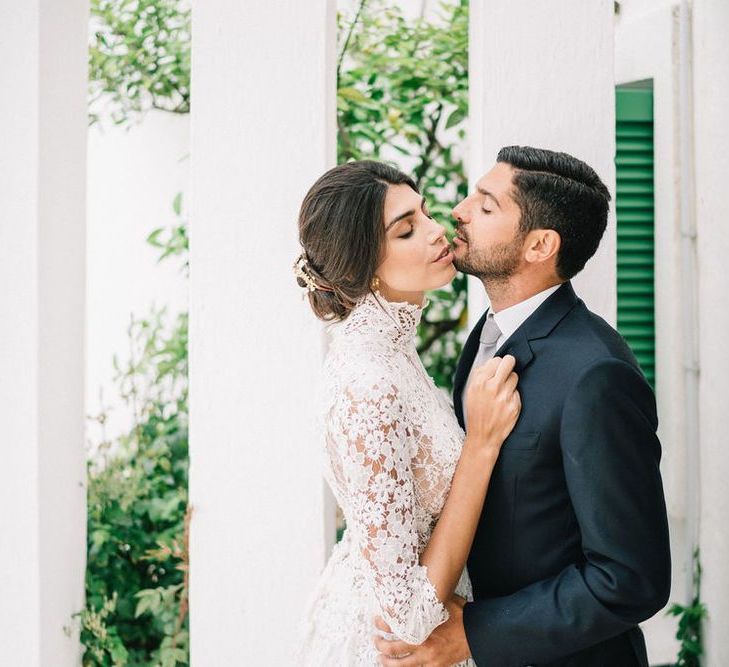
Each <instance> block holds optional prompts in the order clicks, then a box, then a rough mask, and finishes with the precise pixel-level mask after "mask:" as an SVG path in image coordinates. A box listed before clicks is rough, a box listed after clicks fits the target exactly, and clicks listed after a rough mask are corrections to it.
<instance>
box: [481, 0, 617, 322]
mask: <svg viewBox="0 0 729 667" xmlns="http://www.w3.org/2000/svg"><path fill="white" fill-rule="evenodd" d="M469 67H470V126H469V132H468V141H469V146H470V147H469V160H468V165H469V166H468V172H469V181H470V183H471V185H473V184H474V183H475V182H476V181H477V180H478V178H479V177H480V176H481V175H482V174H484V173H485V172H486V171H488V170H489V169H490V168H491V166H493V164H494V163H495V162H496V155H497V153H498V151H499V149H500V148H501V147H502V146H507V145H511V144H521V145H525V144H526V145H530V146H536V147H539V148H549V149H552V150H559V151H565V152H567V153H570V154H572V155H574V156H575V157H578V158H580V159H581V160H584V161H585V162H587V163H588V164H589V165H590V166H592V167H593V168H594V169H595V170H596V171H597V173H598V174H599V175H600V177H601V178H602V180H603V181H604V182H605V183H606V184H607V186H608V187H609V188H610V191H611V192H612V193H613V194H614V192H615V165H614V161H613V158H614V152H615V110H614V90H613V85H614V83H613V3H612V2H607V1H605V0H591V1H588V2H586V1H585V0H560V2H548V3H546V2H545V3H535V2H531V1H529V0H512V1H510V2H487V1H486V0H475V1H473V2H472V3H471V20H470V64H469ZM615 247H616V237H615V215H614V211H612V212H611V214H610V218H609V221H608V229H607V230H606V232H605V236H604V238H603V240H602V243H601V245H600V248H599V250H598V252H597V253H596V255H595V256H594V257H593V258H592V259H591V260H590V262H589V263H588V265H587V267H586V268H585V270H584V271H583V272H582V273H581V274H579V275H578V276H577V277H576V278H575V280H574V281H573V282H574V285H575V289H576V291H577V293H578V294H579V295H580V296H581V297H582V298H583V299H585V301H586V303H587V305H588V307H590V308H591V309H592V310H594V311H595V312H597V313H599V314H600V315H602V316H603V317H605V318H606V319H607V320H608V321H609V322H614V321H615V317H616V307H617V301H616V298H617V297H616V290H615V275H616V268H615ZM469 281H470V286H469V321H470V325H471V326H473V324H475V321H476V320H477V319H478V318H479V317H480V315H481V314H482V312H483V309H484V307H485V304H486V297H485V294H484V290H483V287H482V286H481V283H480V282H479V281H477V280H475V279H473V278H469Z"/></svg>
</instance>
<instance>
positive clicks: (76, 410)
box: [0, 0, 88, 667]
mask: <svg viewBox="0 0 729 667" xmlns="http://www.w3.org/2000/svg"><path fill="white" fill-rule="evenodd" d="M87 12H88V8H87V3H86V1H85V0H68V1H67V2H53V1H51V0H40V1H39V2H32V3H27V2H11V1H10V0H3V1H2V2H0V63H2V66H1V67H0V90H2V99H3V102H2V104H0V146H2V150H0V312H2V314H3V317H2V322H3V327H2V333H1V334H0V338H1V343H0V421H1V422H2V436H1V437H2V442H1V445H0V453H1V454H2V466H0V514H1V515H2V520H1V521H0V526H2V538H1V539H0V591H2V595H0V664H3V665H28V666H29V667H34V666H41V665H43V666H44V667H45V666H46V665H53V666H56V665H58V666H63V665H69V666H70V665H77V664H80V661H81V647H80V644H79V641H78V625H79V624H78V619H72V618H71V616H72V614H73V613H75V612H78V611H80V610H81V608H82V607H83V599H84V569H85V560H86V559H85V554H86V541H85V535H86V485H85V479H86V467H85V456H84V425H85V418H84V308H85V286H84V280H85V237H84V234H85V188H86V172H85V168H86V125H87V120H86V95H87V93H86V70H87V61H86V58H87V53H86V49H87V30H88V28H87V26H88V16H87Z"/></svg>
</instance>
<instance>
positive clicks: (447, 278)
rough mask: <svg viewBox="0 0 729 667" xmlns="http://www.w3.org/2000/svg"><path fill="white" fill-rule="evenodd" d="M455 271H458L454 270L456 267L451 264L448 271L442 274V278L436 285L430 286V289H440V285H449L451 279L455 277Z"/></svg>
mask: <svg viewBox="0 0 729 667" xmlns="http://www.w3.org/2000/svg"><path fill="white" fill-rule="evenodd" d="M456 273H458V271H456V267H455V266H453V264H451V265H450V268H449V270H448V272H447V273H446V274H445V275H444V277H443V279H442V280H440V281H439V282H438V284H437V285H435V286H434V287H431V288H430V289H440V288H441V287H445V286H446V285H450V284H451V283H452V282H453V279H454V278H455V277H456Z"/></svg>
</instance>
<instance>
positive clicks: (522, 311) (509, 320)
mask: <svg viewBox="0 0 729 667" xmlns="http://www.w3.org/2000/svg"><path fill="white" fill-rule="evenodd" d="M561 286H562V283H560V284H558V285H552V287H548V288H547V289H545V290H542V291H541V292H537V293H536V294H535V295H534V296H530V297H529V298H528V299H525V300H524V301H520V302H519V303H515V304H514V305H513V306H509V307H508V308H504V309H503V310H500V311H499V312H498V313H497V312H494V321H495V322H496V325H497V326H498V327H499V330H500V331H501V335H500V336H499V338H498V340H497V341H496V347H494V352H496V350H498V349H499V348H500V347H501V346H502V345H503V344H504V343H505V342H506V341H507V340H508V339H509V337H510V336H511V334H513V333H514V332H515V331H516V330H517V329H518V328H519V327H520V326H521V325H522V324H523V323H524V321H525V320H526V319H527V318H528V317H529V316H530V315H531V314H532V313H533V312H534V311H535V310H536V309H537V308H539V306H541V305H542V303H544V301H546V300H547V298H548V297H549V296H550V295H552V294H554V293H555V292H556V291H557V290H558V289H559V288H560V287H561ZM484 321H485V320H484ZM480 334H481V332H480V331H479V335H480ZM478 359H479V355H478V354H476V356H475V357H474V359H473V361H474V363H475V362H476V360H478ZM480 361H481V362H482V363H484V362H485V361H486V359H485V358H481V359H480ZM473 368H474V367H473V366H471V370H470V371H469V372H468V378H466V382H465V384H464V385H463V394H462V395H461V398H462V403H461V405H463V420H464V422H465V420H466V400H465V399H466V390H467V389H468V382H469V380H470V379H471V372H472V371H473Z"/></svg>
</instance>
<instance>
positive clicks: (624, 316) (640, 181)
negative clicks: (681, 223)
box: [615, 88, 656, 388]
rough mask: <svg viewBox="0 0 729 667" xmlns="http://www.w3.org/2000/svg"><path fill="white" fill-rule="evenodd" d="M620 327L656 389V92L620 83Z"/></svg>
mask: <svg viewBox="0 0 729 667" xmlns="http://www.w3.org/2000/svg"><path fill="white" fill-rule="evenodd" d="M615 100H616V140H617V151H616V157H615V162H616V167H617V200H616V209H617V219H618V252H617V256H618V331H619V332H620V333H621V334H622V335H623V336H624V337H625V339H626V340H627V341H628V344H629V345H630V347H631V349H632V350H633V353H634V354H635V356H636V358H637V359H638V362H639V363H640V366H641V368H642V369H643V372H644V373H645V376H646V378H647V379H648V381H649V382H650V383H651V386H653V387H654V388H655V381H656V345H655V341H656V336H655V303H654V292H655V273H654V207H653V91H652V90H650V89H639V88H618V89H616V91H615Z"/></svg>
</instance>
